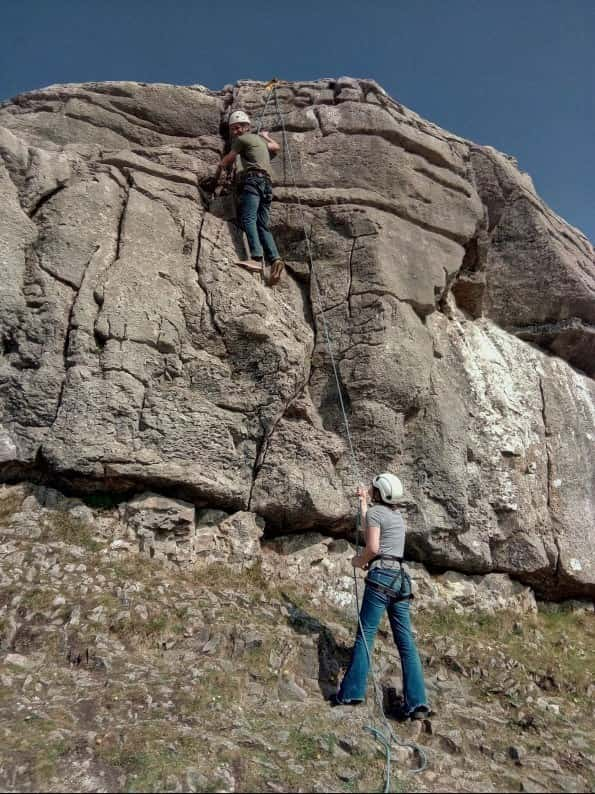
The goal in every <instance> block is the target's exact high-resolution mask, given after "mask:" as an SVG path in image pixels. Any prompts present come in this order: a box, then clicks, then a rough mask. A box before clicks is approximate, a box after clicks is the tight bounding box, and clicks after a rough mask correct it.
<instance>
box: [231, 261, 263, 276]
mask: <svg viewBox="0 0 595 794" xmlns="http://www.w3.org/2000/svg"><path fill="white" fill-rule="evenodd" d="M236 265H239V266H240V267H245V268H246V270H250V272H252V273H260V272H261V271H262V262H257V261H256V259H240V260H238V261H237V262H236Z"/></svg>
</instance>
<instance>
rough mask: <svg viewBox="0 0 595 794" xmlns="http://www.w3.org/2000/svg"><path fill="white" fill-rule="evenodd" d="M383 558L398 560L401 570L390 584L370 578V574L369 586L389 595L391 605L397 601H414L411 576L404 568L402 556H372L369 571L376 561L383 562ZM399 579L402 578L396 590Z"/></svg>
mask: <svg viewBox="0 0 595 794" xmlns="http://www.w3.org/2000/svg"><path fill="white" fill-rule="evenodd" d="M383 560H390V561H391V562H398V563H399V570H398V571H397V572H396V574H395V575H394V578H393V580H392V581H391V583H390V584H382V583H381V582H376V581H375V580H374V579H370V576H369V575H368V576H367V577H366V584H367V585H368V587H371V588H372V590H376V592H377V593H382V594H384V595H386V596H388V600H389V606H390V605H392V604H393V603H395V602H396V601H412V600H413V598H414V595H413V593H412V592H411V577H410V576H409V574H408V573H407V571H406V570H405V569H404V568H403V558H402V557H395V556H394V555H393V554H377V555H376V556H375V557H372V559H371V560H370V562H369V563H368V571H369V570H370V568H371V566H372V565H373V564H374V563H375V562H382V561H383ZM372 570H373V569H372ZM397 579H399V580H400V584H399V589H398V590H395V584H396V581H397Z"/></svg>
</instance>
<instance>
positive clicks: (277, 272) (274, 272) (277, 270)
mask: <svg viewBox="0 0 595 794" xmlns="http://www.w3.org/2000/svg"><path fill="white" fill-rule="evenodd" d="M284 269H285V262H284V261H283V260H282V259H275V261H274V262H273V264H272V265H271V279H270V282H269V283H270V285H271V287H272V286H274V285H275V284H278V283H279V279H280V278H281V274H282V273H283V270H284Z"/></svg>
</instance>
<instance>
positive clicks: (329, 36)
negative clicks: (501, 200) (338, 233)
mask: <svg viewBox="0 0 595 794" xmlns="http://www.w3.org/2000/svg"><path fill="white" fill-rule="evenodd" d="M0 25H1V29H0V99H7V98H9V97H12V96H14V95H15V94H18V93H19V92H22V91H27V90H30V89H33V88H40V87H42V86H46V85H49V84H51V83H67V82H69V83H78V82H84V81H89V80H138V81H143V82H166V83H179V84H189V83H202V84H204V85H207V86H209V87H210V88H213V89H219V88H222V87H223V86H224V85H225V84H226V83H233V82H235V81H236V80H238V79H245V78H254V79H258V80H268V79H269V78H271V77H273V76H276V77H280V78H282V79H286V80H306V79H307V80H309V79H316V78H319V77H338V76H341V75H350V76H353V77H372V78H374V79H375V80H377V81H378V82H379V83H380V84H381V85H382V86H384V88H385V89H386V90H387V91H388V92H389V93H390V94H391V95H392V96H394V97H395V98H397V99H398V100H399V101H400V102H402V103H403V104H405V105H407V106H408V107H410V108H412V109H413V110H415V111H417V112H418V113H420V114H421V115H422V116H424V117H425V118H427V119H430V120H432V121H434V122H436V123H437V124H439V125H440V126H442V127H445V128H446V129H448V130H451V131H453V132H456V133H458V134H459V135H462V136H464V137H467V138H470V139H472V140H474V141H476V142H477V143H483V144H490V145H492V146H495V147H496V148H497V149H500V150H502V151H504V152H507V153H508V154H512V155H514V156H515V157H516V158H517V159H518V161H519V165H520V167H521V168H522V169H523V170H525V171H528V172H529V173H530V174H531V176H532V177H533V180H534V182H535V185H536V188H537V190H538V192H539V193H540V194H541V196H542V197H543V198H544V199H545V201H547V203H548V204H549V205H550V206H551V207H552V208H553V209H554V210H555V211H556V212H558V213H559V214H560V215H562V216H563V217H564V218H565V219H566V220H567V221H569V222H570V223H572V224H573V225H575V226H578V227H579V228H581V229H582V230H583V232H585V234H586V235H587V236H588V237H589V238H590V239H591V241H595V153H594V146H595V0H498V1H497V2H496V0H369V2H368V3H365V2H363V0H359V2H354V1H353V0H299V1H298V0H296V2H285V1H284V0H278V2H276V3H275V2H272V1H270V2H269V1H267V2H265V0H246V2H239V1H238V0H224V2H221V1H220V2H217V0H209V2H206V0H205V1H204V2H203V0H169V2H167V1H166V0H161V1H158V0H121V1H120V2H116V0H103V2H100V1H99V0H37V2H32V0H4V2H3V4H2V10H1V11H0Z"/></svg>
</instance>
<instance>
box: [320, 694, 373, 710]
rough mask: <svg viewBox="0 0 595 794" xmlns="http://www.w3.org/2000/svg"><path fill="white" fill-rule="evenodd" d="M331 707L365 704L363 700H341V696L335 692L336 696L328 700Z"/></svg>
mask: <svg viewBox="0 0 595 794" xmlns="http://www.w3.org/2000/svg"><path fill="white" fill-rule="evenodd" d="M328 702H329V705H330V706H333V707H334V706H359V705H360V704H361V703H363V702H364V701H363V700H340V699H339V695H338V694H337V693H336V692H335V694H334V695H331V696H330V698H329V699H328Z"/></svg>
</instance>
